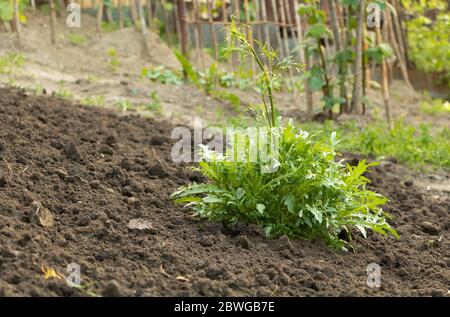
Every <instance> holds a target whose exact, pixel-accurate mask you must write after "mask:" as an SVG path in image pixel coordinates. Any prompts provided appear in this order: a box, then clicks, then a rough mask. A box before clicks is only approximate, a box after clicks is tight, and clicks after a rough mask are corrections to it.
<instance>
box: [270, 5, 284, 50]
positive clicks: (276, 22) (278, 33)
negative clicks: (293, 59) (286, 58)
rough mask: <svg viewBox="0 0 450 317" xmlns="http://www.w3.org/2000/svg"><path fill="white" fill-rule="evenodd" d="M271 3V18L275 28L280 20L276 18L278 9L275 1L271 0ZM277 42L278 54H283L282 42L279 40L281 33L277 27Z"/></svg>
mask: <svg viewBox="0 0 450 317" xmlns="http://www.w3.org/2000/svg"><path fill="white" fill-rule="evenodd" d="M271 5H272V12H273V19H274V20H275V21H274V23H275V25H276V26H277V28H278V27H279V25H280V22H279V21H280V20H279V19H278V9H277V6H276V3H275V0H271ZM276 33H277V43H278V50H279V52H280V56H282V55H283V44H282V42H281V35H280V31H279V29H277V32H276ZM286 55H287V53H286Z"/></svg>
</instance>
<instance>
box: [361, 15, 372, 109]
mask: <svg viewBox="0 0 450 317" xmlns="http://www.w3.org/2000/svg"><path fill="white" fill-rule="evenodd" d="M366 34H367V27H366V24H365V23H364V28H363V41H364V45H363V55H364V52H366V51H367V50H368V49H369V43H367V41H366ZM369 66H370V65H369V62H366V61H365V60H364V58H363V70H364V76H363V96H366V95H367V91H368V90H369V87H370V80H371V75H370V67H369ZM362 106H363V109H362V110H363V115H365V114H366V103H365V102H363V103H362Z"/></svg>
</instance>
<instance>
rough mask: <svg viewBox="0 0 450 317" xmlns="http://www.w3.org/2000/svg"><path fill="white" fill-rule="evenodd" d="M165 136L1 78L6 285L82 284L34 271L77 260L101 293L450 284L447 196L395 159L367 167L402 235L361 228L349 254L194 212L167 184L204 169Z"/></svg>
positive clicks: (406, 290)
mask: <svg viewBox="0 0 450 317" xmlns="http://www.w3.org/2000/svg"><path fill="white" fill-rule="evenodd" d="M170 149H171V141H170V127H169V126H168V125H167V124H165V123H163V122H156V121H151V120H147V119H143V118H139V117H134V116H119V115H116V114H114V113H111V112H107V111H102V110H99V109H94V108H86V107H81V106H73V105H70V104H69V103H67V102H65V101H62V100H60V99H55V98H47V97H32V96H27V95H26V94H25V93H24V92H20V91H10V90H5V89H1V90H0V242H1V243H0V294H2V295H7V296H12V295H27V296H28V295H31V296H39V295H41V296H42V295H44V296H46V295H49V296H83V295H85V294H86V293H84V292H82V291H81V290H79V289H76V288H70V287H68V286H67V285H66V284H65V282H63V281H62V280H60V279H57V278H49V279H45V278H44V274H43V272H42V270H41V266H42V265H45V266H47V267H51V268H54V269H55V270H56V271H57V272H59V273H61V274H67V273H66V266H67V264H69V263H72V262H74V263H78V264H80V265H81V278H82V284H83V285H85V286H86V287H87V289H88V290H89V291H90V292H94V293H96V294H99V295H101V294H104V295H130V296H155V295H159V296H191V295H193V296H204V295H211V296H213V295H215V296H233V295H245V296H247V295H257V296H260V295H261V296H267V295H268V296H271V295H273V296H277V295H278V296H321V295H325V296H342V295H356V296H367V295H370V296H372V295H421V296H448V292H449V291H448V287H449V285H450V269H449V267H450V248H449V246H450V244H449V240H448V239H449V232H450V218H449V210H450V200H449V199H448V198H442V197H441V198H439V199H438V198H436V197H433V196H431V194H427V193H425V192H421V191H420V190H419V189H418V188H416V187H415V185H414V184H413V183H411V182H407V183H406V184H405V183H404V182H403V181H402V175H401V172H399V171H400V170H399V168H400V167H399V166H398V165H396V164H395V163H385V164H383V165H382V166H380V167H377V168H375V170H374V171H373V173H372V174H371V175H369V177H370V178H371V179H372V181H373V185H372V188H373V189H375V190H377V191H379V192H380V193H382V194H384V195H386V196H387V197H388V198H389V199H390V200H391V202H390V203H389V204H388V205H387V208H386V209H387V211H389V212H390V213H391V214H392V215H393V216H394V217H395V218H394V220H393V221H392V224H393V225H394V226H395V227H396V228H397V230H398V231H399V233H400V234H401V240H400V241H397V240H395V239H394V238H392V237H380V236H378V235H373V234H370V235H369V238H368V239H367V240H365V239H363V238H362V237H358V238H357V239H356V241H354V243H355V245H356V246H357V252H356V253H353V252H341V251H338V250H333V249H330V248H329V247H327V246H325V245H324V244H323V243H322V242H321V241H313V242H307V241H289V240H288V239H287V238H284V237H282V238H280V239H278V240H268V239H266V238H265V237H264V236H263V235H262V234H261V231H260V230H259V229H258V228H257V227H255V226H245V225H238V226H236V227H235V228H234V229H233V231H231V232H230V231H226V230H224V229H223V228H222V226H221V225H220V224H215V223H211V222H209V221H206V220H201V219H198V218H195V217H193V216H192V215H191V214H190V212H189V210H186V209H184V208H182V207H181V206H177V205H174V204H173V203H172V202H171V201H170V199H169V195H170V193H171V192H172V191H173V190H175V189H176V188H177V187H178V186H179V185H181V184H185V183H187V182H190V181H194V180H196V181H200V180H201V178H200V177H199V176H198V175H196V174H195V173H193V172H190V171H189V170H187V169H186V166H181V165H176V164H174V163H172V162H171V160H170V156H169V155H170ZM49 214H50V216H49ZM52 216H53V219H50V220H49V218H51V217H52ZM134 219H139V221H136V220H135V221H133V222H132V224H133V225H134V227H133V228H132V229H130V228H129V222H130V221H131V220H134ZM51 220H53V222H54V225H53V226H52V221H51ZM139 222H140V223H139ZM139 224H141V225H142V227H141V228H139ZM369 263H377V264H379V265H380V266H381V273H382V280H381V288H379V289H371V288H369V287H368V286H367V285H366V281H367V272H366V268H367V265H368V264H369Z"/></svg>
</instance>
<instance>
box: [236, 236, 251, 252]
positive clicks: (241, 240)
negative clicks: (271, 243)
mask: <svg viewBox="0 0 450 317" xmlns="http://www.w3.org/2000/svg"><path fill="white" fill-rule="evenodd" d="M237 245H239V246H241V247H242V248H244V249H247V250H250V249H251V247H252V243H251V242H250V240H249V239H248V238H247V236H244V235H241V236H239V237H238V238H237Z"/></svg>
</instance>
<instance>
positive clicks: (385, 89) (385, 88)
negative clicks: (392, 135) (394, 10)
mask: <svg viewBox="0 0 450 317" xmlns="http://www.w3.org/2000/svg"><path fill="white" fill-rule="evenodd" d="M375 33H376V43H377V46H380V45H381V42H382V37H381V31H380V28H379V27H375ZM381 92H382V94H383V103H384V109H385V113H386V121H387V124H388V126H389V129H390V130H391V129H392V120H391V109H390V105H389V81H388V73H387V65H386V60H385V58H384V57H381Z"/></svg>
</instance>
